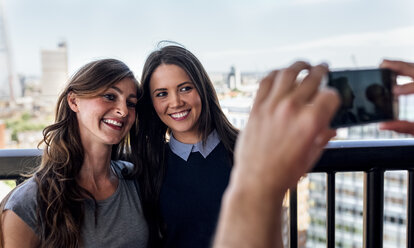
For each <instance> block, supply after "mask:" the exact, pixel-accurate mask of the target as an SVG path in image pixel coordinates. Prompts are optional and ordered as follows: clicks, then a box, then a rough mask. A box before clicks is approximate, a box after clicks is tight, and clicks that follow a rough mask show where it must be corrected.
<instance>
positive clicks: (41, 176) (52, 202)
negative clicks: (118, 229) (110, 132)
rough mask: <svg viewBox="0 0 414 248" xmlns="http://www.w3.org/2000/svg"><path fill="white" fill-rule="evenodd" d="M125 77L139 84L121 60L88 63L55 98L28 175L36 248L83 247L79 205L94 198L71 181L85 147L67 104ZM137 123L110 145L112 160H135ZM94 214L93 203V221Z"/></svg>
mask: <svg viewBox="0 0 414 248" xmlns="http://www.w3.org/2000/svg"><path fill="white" fill-rule="evenodd" d="M125 78H130V79H132V80H133V81H134V82H135V83H136V84H137V86H138V82H137V80H136V79H135V77H134V75H133V73H132V71H131V70H130V69H129V68H128V67H127V66H126V65H125V64H124V63H123V62H121V61H119V60H115V59H102V60H97V61H93V62H90V63H88V64H86V65H85V66H83V67H82V68H81V69H80V70H79V71H78V72H77V73H75V74H74V75H73V76H72V77H71V78H70V79H69V81H68V84H67V86H66V88H65V89H64V90H63V92H62V93H61V95H60V96H59V98H58V101H57V108H56V116H55V123H54V124H52V125H50V126H48V127H46V128H45V129H44V130H43V141H42V142H41V143H40V144H39V145H41V144H42V143H44V145H45V148H44V150H43V156H42V160H41V164H40V166H39V167H38V168H37V170H36V172H35V173H34V175H33V177H34V180H35V181H36V184H37V186H38V190H37V219H38V220H41V221H38V230H40V233H39V235H40V236H39V240H40V247H47V248H52V247H53V248H55V247H70V248H72V247H73V248H74V247H80V246H82V239H81V231H82V224H83V220H84V213H85V206H84V201H85V199H86V198H92V199H93V200H94V201H95V199H94V197H93V195H92V194H91V193H90V192H88V191H87V190H86V189H84V188H82V187H81V186H79V185H78V184H77V182H76V178H77V176H78V175H79V172H80V169H81V166H82V163H83V160H84V149H83V147H82V143H81V138H80V134H79V129H78V122H77V118H76V113H75V112H73V111H72V110H71V109H70V107H69V104H68V101H67V96H68V94H69V93H70V92H74V93H75V94H76V95H77V96H79V97H85V98H89V97H95V96H98V95H100V94H101V93H103V92H104V91H105V90H107V89H108V88H110V87H111V86H113V85H114V84H116V83H118V82H119V81H121V80H123V79H125ZM138 89H139V87H138ZM138 93H139V92H138ZM136 124H137V123H135V125H133V127H132V128H131V130H130V133H129V135H127V137H125V138H124V139H122V140H121V142H120V143H119V144H117V145H114V146H113V147H112V153H111V159H114V160H115V159H126V160H132V161H136V160H137V159H136V158H135V156H134V154H132V153H131V149H130V145H129V136H130V135H136V132H137V125H136ZM134 164H136V163H134ZM6 200H7V199H6ZM96 211H97V204H96V201H95V222H96V221H97V220H96ZM2 241H3V239H2ZM2 243H3V242H2Z"/></svg>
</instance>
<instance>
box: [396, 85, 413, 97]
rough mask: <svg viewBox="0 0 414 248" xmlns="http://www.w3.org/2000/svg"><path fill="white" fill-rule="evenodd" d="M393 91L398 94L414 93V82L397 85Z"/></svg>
mask: <svg viewBox="0 0 414 248" xmlns="http://www.w3.org/2000/svg"><path fill="white" fill-rule="evenodd" d="M392 92H393V93H394V95H396V96H400V95H408V94H413V93H414V83H408V84H403V85H395V86H394V87H393V89H392Z"/></svg>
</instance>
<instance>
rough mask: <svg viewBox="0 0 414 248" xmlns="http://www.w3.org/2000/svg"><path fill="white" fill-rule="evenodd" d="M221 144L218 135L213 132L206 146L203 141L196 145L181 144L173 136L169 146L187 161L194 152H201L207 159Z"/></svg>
mask: <svg viewBox="0 0 414 248" xmlns="http://www.w3.org/2000/svg"><path fill="white" fill-rule="evenodd" d="M219 143H220V138H219V136H218V133H217V131H216V130H213V132H211V133H210V134H209V135H208V137H207V140H206V145H205V146H203V141H200V142H198V143H196V144H185V143H181V142H180V141H178V140H176V139H175V138H174V136H173V135H171V136H170V142H169V145H170V148H171V151H172V152H173V153H175V154H176V155H177V156H179V157H180V158H182V159H184V160H185V161H187V160H188V157H189V156H190V153H192V152H200V153H201V155H202V156H203V157H204V158H206V157H207V156H208V155H209V154H210V153H211V152H212V151H213V150H214V148H216V146H217V145H218V144H219Z"/></svg>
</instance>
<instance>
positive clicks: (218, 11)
mask: <svg viewBox="0 0 414 248" xmlns="http://www.w3.org/2000/svg"><path fill="white" fill-rule="evenodd" d="M0 1H3V4H4V11H5V16H6V18H7V28H8V39H9V41H10V44H11V49H12V54H13V64H14V69H15V71H16V72H17V73H22V74H29V75H40V70H41V65H40V50H41V49H52V48H55V47H56V44H57V43H58V42H59V41H61V40H65V41H66V42H67V44H68V49H69V50H68V51H69V72H70V73H71V74H72V73H73V72H74V71H75V70H76V69H77V68H79V67H80V66H81V65H83V64H85V63H87V62H89V61H91V60H93V59H97V58H105V57H114V58H118V59H121V60H123V61H124V62H126V63H127V64H128V65H129V66H130V67H131V68H132V69H133V70H134V71H135V72H136V73H137V74H138V75H139V74H140V72H141V68H142V66H143V63H144V60H145V58H146V56H147V55H148V54H149V53H150V52H151V51H152V50H153V49H154V48H155V47H156V44H157V42H158V41H160V40H164V39H167V40H174V41H177V42H180V43H182V44H183V45H184V46H186V47H187V48H188V49H190V50H191V51H192V52H193V53H195V54H196V56H198V57H199V58H200V60H201V61H202V63H203V64H204V65H205V67H206V69H207V71H210V72H212V71H222V72H225V71H228V70H229V68H230V66H232V65H235V66H237V67H238V68H240V70H241V71H242V72H243V71H250V72H254V71H267V70H270V69H272V68H274V67H280V66H285V65H287V64H288V63H290V62H292V61H294V60H296V59H306V60H308V61H310V62H312V63H318V62H321V61H326V62H328V63H329V64H330V65H331V67H337V68H339V67H340V68H343V67H355V66H359V67H367V66H370V67H371V66H377V65H378V64H379V62H380V61H381V59H382V58H398V59H406V60H411V61H414V15H413V10H414V1H413V0H392V1H390V0H360V1H357V0H282V1H281V0H254V1H252V0H240V1H231V0H208V1H198V2H199V3H197V2H196V1H194V0H176V1H171V0H170V1H167V0H158V1H149V0H145V1H141V0H136V1H132V0H131V1H128V0H0Z"/></svg>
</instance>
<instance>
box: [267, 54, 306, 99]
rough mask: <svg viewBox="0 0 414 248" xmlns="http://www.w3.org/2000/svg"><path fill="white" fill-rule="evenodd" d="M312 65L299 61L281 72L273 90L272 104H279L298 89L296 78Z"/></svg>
mask: <svg viewBox="0 0 414 248" xmlns="http://www.w3.org/2000/svg"><path fill="white" fill-rule="evenodd" d="M310 67H311V66H310V65H309V64H308V63H306V62H304V61H297V62H295V63H293V64H292V65H291V66H289V67H288V68H286V69H283V70H281V71H279V73H278V74H277V76H276V79H275V86H274V87H273V88H272V89H271V92H270V93H269V95H270V100H271V104H272V105H273V106H274V105H277V103H278V102H279V101H280V99H282V98H283V97H284V96H287V95H288V94H289V93H290V92H291V91H292V90H293V89H294V88H295V87H296V78H297V77H298V74H299V72H301V71H302V70H306V69H310Z"/></svg>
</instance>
